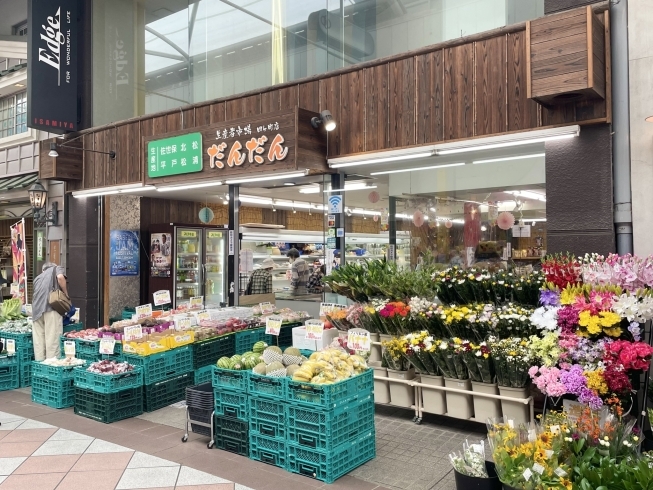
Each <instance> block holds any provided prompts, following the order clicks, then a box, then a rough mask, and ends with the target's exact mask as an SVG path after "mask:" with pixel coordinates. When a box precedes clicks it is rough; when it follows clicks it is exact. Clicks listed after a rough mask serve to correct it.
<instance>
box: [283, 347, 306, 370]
mask: <svg viewBox="0 0 653 490" xmlns="http://www.w3.org/2000/svg"><path fill="white" fill-rule="evenodd" d="M282 362H283V363H284V365H286V366H290V365H291V364H301V363H302V353H301V352H299V349H298V348H296V347H288V348H287V349H286V350H285V351H284V353H283V360H282Z"/></svg>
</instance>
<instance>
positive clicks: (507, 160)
mask: <svg viewBox="0 0 653 490" xmlns="http://www.w3.org/2000/svg"><path fill="white" fill-rule="evenodd" d="M544 156H546V153H533V154H531V155H522V156H520V157H504V158H491V159H490V160H474V161H473V162H472V163H473V164H474V165H478V164H479V163H494V162H509V161H511V160H524V159H526V158H540V157H544Z"/></svg>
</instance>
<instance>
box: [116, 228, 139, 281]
mask: <svg viewBox="0 0 653 490" xmlns="http://www.w3.org/2000/svg"><path fill="white" fill-rule="evenodd" d="M138 249H139V239H138V232H137V231H129V230H111V233H110V236H109V275H110V276H137V275H138V273H139V268H140V257H139V253H138V251H139V250H138Z"/></svg>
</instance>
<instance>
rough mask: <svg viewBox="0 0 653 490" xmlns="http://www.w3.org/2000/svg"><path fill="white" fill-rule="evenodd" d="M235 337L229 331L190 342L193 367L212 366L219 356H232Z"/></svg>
mask: <svg viewBox="0 0 653 490" xmlns="http://www.w3.org/2000/svg"><path fill="white" fill-rule="evenodd" d="M235 338H236V336H235V334H233V333H230V334H227V335H222V336H220V337H215V338H212V339H208V340H203V341H201V342H195V343H194V344H192V346H193V369H199V368H201V367H204V366H212V365H214V364H215V363H216V361H217V360H218V359H220V358H221V357H225V356H226V357H231V356H233V355H234V354H235V353H236V351H235V347H234V346H235ZM243 352H244V351H243Z"/></svg>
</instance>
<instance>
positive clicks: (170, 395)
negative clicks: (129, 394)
mask: <svg viewBox="0 0 653 490" xmlns="http://www.w3.org/2000/svg"><path fill="white" fill-rule="evenodd" d="M194 378H195V373H193V372H192V371H191V372H188V373H184V374H180V375H177V376H174V377H172V378H169V379H166V380H163V381H158V382H156V383H152V384H147V385H145V388H144V389H143V394H144V405H143V407H144V410H145V411H146V412H153V411H154V410H158V409H159V408H163V407H167V406H168V405H171V404H173V403H176V402H179V401H182V400H185V399H186V388H187V387H189V386H193V382H194Z"/></svg>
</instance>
